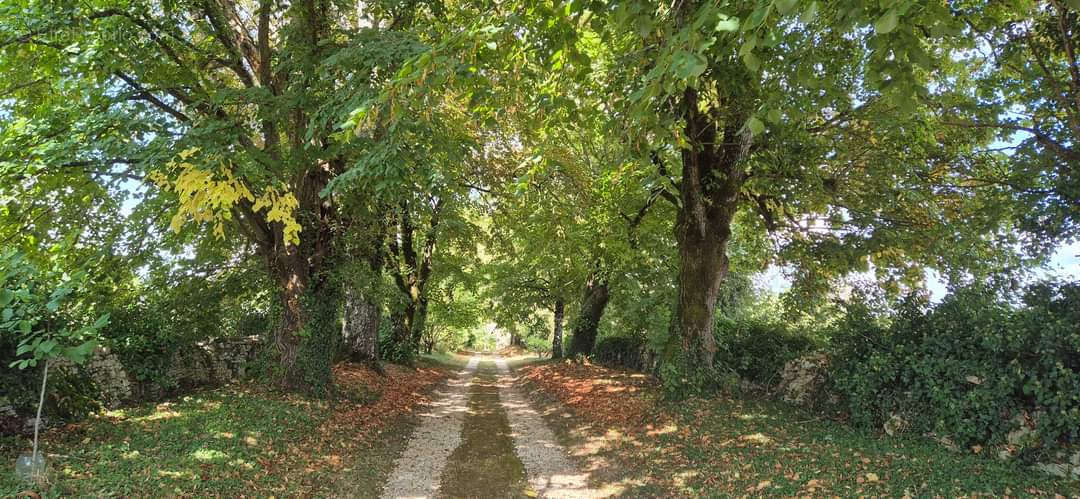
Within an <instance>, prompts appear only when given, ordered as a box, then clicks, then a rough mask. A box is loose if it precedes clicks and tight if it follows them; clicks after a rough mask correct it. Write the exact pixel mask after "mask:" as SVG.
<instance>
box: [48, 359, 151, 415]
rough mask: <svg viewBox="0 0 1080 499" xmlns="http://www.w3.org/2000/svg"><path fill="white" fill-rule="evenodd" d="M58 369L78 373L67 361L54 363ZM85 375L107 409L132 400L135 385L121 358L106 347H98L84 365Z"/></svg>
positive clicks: (72, 364) (73, 365) (59, 360)
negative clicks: (91, 382)
mask: <svg viewBox="0 0 1080 499" xmlns="http://www.w3.org/2000/svg"><path fill="white" fill-rule="evenodd" d="M54 362H55V363H54V365H55V366H56V368H57V369H60V370H62V371H65V372H67V373H76V369H77V367H76V366H75V364H74V363H72V362H71V361H69V360H67V359H58V360H56V361H54ZM83 373H85V374H86V375H87V376H88V377H89V378H90V380H91V381H93V383H94V386H95V387H96V388H97V390H98V394H99V396H100V398H101V402H102V403H103V404H104V405H105V406H106V407H116V406H118V405H120V404H121V403H123V402H125V401H128V400H131V399H132V395H133V384H132V382H131V378H130V377H129V376H128V373H127V370H126V369H124V364H123V363H122V362H120V357H119V356H117V355H116V354H115V353H113V352H112V351H111V350H109V349H108V348H106V347H98V348H96V349H94V352H93V353H92V354H91V355H90V357H89V358H88V359H87V360H86V364H85V365H83Z"/></svg>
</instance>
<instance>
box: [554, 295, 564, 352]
mask: <svg viewBox="0 0 1080 499" xmlns="http://www.w3.org/2000/svg"><path fill="white" fill-rule="evenodd" d="M565 311H566V304H565V303H563V301H562V299H561V298H560V299H558V300H555V334H554V335H553V337H552V339H551V358H553V359H561V358H562V356H563V351H562V325H563V315H564V313H565Z"/></svg>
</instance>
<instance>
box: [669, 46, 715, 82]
mask: <svg viewBox="0 0 1080 499" xmlns="http://www.w3.org/2000/svg"><path fill="white" fill-rule="evenodd" d="M707 67H708V62H707V61H706V60H705V58H704V57H702V56H701V55H700V54H694V53H692V52H687V51H685V50H680V51H678V52H676V53H675V62H674V64H672V68H673V69H674V70H675V75H676V76H678V77H679V78H683V79H688V78H693V77H695V76H698V75H700V74H701V73H704V72H705V68H707Z"/></svg>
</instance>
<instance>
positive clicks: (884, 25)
mask: <svg viewBox="0 0 1080 499" xmlns="http://www.w3.org/2000/svg"><path fill="white" fill-rule="evenodd" d="M899 20H900V19H899V16H898V14H897V12H896V9H889V11H888V12H886V13H885V15H883V16H881V17H880V18H878V20H877V22H875V23H874V31H875V32H877V34H879V35H884V34H886V33H891V32H892V30H894V29H896V23H897V22H898V21H899Z"/></svg>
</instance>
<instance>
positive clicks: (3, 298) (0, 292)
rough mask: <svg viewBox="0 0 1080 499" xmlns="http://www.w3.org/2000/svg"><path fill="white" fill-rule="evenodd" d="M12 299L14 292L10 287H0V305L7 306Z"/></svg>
mask: <svg viewBox="0 0 1080 499" xmlns="http://www.w3.org/2000/svg"><path fill="white" fill-rule="evenodd" d="M14 299H15V293H12V292H11V290H10V289H0V307H6V306H8V304H9V303H11V300H14Z"/></svg>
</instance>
